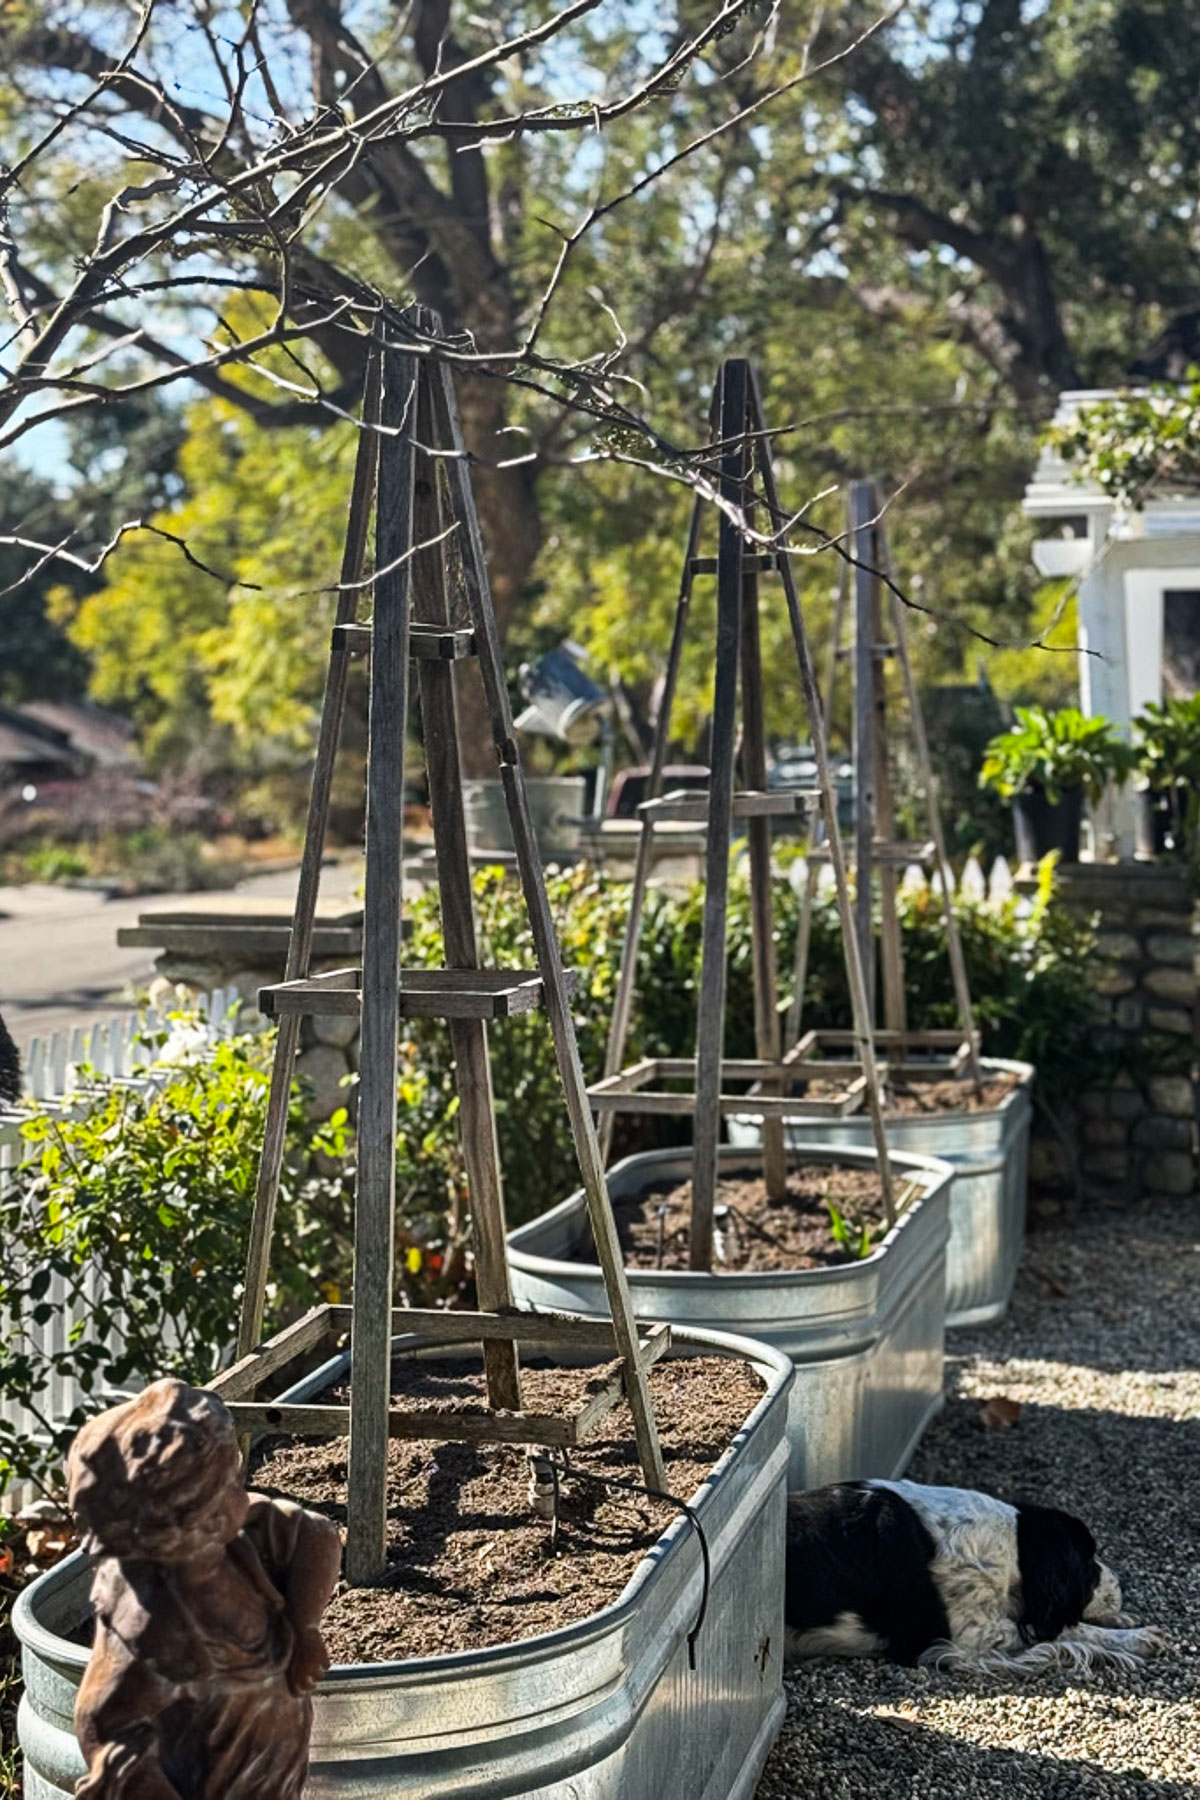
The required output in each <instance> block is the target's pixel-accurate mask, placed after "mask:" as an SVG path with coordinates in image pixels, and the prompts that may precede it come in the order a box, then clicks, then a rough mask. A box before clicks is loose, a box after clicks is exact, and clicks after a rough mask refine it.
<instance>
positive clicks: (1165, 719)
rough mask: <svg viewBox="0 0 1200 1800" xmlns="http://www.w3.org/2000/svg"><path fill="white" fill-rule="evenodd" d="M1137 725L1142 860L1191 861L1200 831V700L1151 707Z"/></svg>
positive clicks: (1138, 828)
mask: <svg viewBox="0 0 1200 1800" xmlns="http://www.w3.org/2000/svg"><path fill="white" fill-rule="evenodd" d="M1133 724H1134V731H1135V733H1136V735H1137V747H1136V756H1137V763H1136V768H1137V773H1138V775H1139V777H1140V783H1141V785H1140V786H1139V789H1138V813H1137V820H1136V828H1137V849H1138V854H1139V855H1140V856H1156V855H1162V854H1163V853H1164V851H1165V852H1169V853H1174V854H1175V855H1177V856H1190V855H1192V853H1193V852H1194V850H1195V848H1196V843H1197V832H1198V828H1200V694H1194V695H1193V696H1192V697H1191V698H1190V699H1187V700H1171V699H1167V700H1164V701H1163V702H1162V704H1161V705H1155V704H1154V703H1153V702H1151V703H1150V704H1149V705H1148V706H1147V707H1146V709H1145V711H1144V712H1142V713H1139V715H1138V717H1137V718H1136V719H1135V720H1134V722H1133Z"/></svg>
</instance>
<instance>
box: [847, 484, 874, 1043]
mask: <svg viewBox="0 0 1200 1800" xmlns="http://www.w3.org/2000/svg"><path fill="white" fill-rule="evenodd" d="M850 524H851V543H852V544H853V546H854V556H855V559H856V560H855V569H854V929H855V933H856V935H857V938H858V954H859V957H860V959H861V961H862V967H863V981H864V984H865V987H866V995H867V1011H868V1017H869V1018H870V1021H871V1023H872V1025H874V1023H875V931H874V925H873V921H872V917H871V902H872V898H873V896H872V882H871V872H872V864H873V860H874V843H875V835H876V834H875V720H874V695H875V647H874V643H873V641H872V638H871V592H872V585H873V577H872V574H871V570H870V567H869V564H870V553H869V541H870V524H871V489H870V486H869V485H868V483H866V482H864V481H856V482H855V483H854V484H853V486H852V487H851V489H850ZM864 551H865V552H866V554H864Z"/></svg>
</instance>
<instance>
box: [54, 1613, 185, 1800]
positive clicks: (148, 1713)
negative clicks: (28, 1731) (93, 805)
mask: <svg viewBox="0 0 1200 1800" xmlns="http://www.w3.org/2000/svg"><path fill="white" fill-rule="evenodd" d="M173 1693H174V1688H173V1686H172V1684H171V1683H170V1682H167V1681H164V1680H163V1678H162V1677H161V1676H160V1675H159V1674H157V1673H156V1671H155V1670H154V1669H153V1667H152V1666H151V1665H150V1664H149V1663H147V1662H145V1661H143V1660H141V1659H139V1658H137V1657H136V1656H133V1657H131V1656H130V1655H129V1653H128V1651H127V1650H126V1648H125V1646H124V1645H123V1644H122V1643H121V1642H120V1640H119V1639H118V1640H116V1641H115V1642H114V1641H113V1640H111V1639H110V1640H109V1643H108V1645H107V1646H105V1647H104V1649H103V1651H102V1653H101V1654H100V1655H99V1656H97V1654H96V1651H93V1653H92V1661H91V1663H90V1664H89V1666H88V1671H87V1674H86V1676H85V1677H84V1682H83V1685H82V1687H81V1688H80V1691H79V1702H78V1704H77V1706H76V1708H75V1729H76V1732H77V1734H78V1737H79V1745H80V1749H81V1750H82V1751H83V1755H84V1760H85V1761H86V1763H87V1767H88V1772H87V1775H86V1776H85V1777H84V1779H83V1780H82V1781H81V1782H80V1784H79V1786H78V1787H77V1788H76V1790H75V1793H76V1796H77V1800H110V1796H113V1795H117V1794H136V1795H137V1800H181V1795H180V1793H179V1789H178V1788H177V1787H176V1786H175V1784H174V1782H172V1781H169V1780H168V1779H167V1777H166V1776H165V1775H164V1774H163V1771H162V1767H161V1764H160V1762H159V1756H158V1732H157V1730H156V1728H155V1720H156V1719H157V1718H158V1715H159V1713H161V1712H162V1711H163V1709H164V1707H166V1706H167V1705H169V1703H170V1701H171V1698H172V1695H173Z"/></svg>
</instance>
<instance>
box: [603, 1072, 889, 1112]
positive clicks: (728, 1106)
mask: <svg viewBox="0 0 1200 1800" xmlns="http://www.w3.org/2000/svg"><path fill="white" fill-rule="evenodd" d="M864 1097H865V1084H864V1083H863V1079H862V1077H861V1076H859V1077H858V1079H857V1080H856V1081H854V1082H853V1084H852V1085H849V1086H848V1087H847V1088H846V1089H845V1091H844V1092H842V1093H839V1094H830V1095H822V1096H821V1097H820V1098H811V1099H810V1098H809V1096H808V1095H806V1094H718V1095H717V1098H716V1101H715V1102H714V1105H715V1108H716V1110H717V1111H718V1112H719V1113H720V1115H721V1117H722V1118H727V1117H728V1116H729V1115H730V1114H744V1115H745V1116H746V1118H748V1119H790V1118H791V1117H792V1116H793V1115H794V1114H796V1115H799V1114H803V1113H811V1114H812V1116H813V1117H814V1118H841V1117H842V1115H843V1114H844V1113H851V1112H857V1111H858V1110H859V1108H860V1107H861V1105H862V1103H863V1099H864ZM591 1098H592V1105H593V1106H594V1107H595V1108H596V1109H597V1110H598V1111H606V1110H610V1111H612V1112H620V1113H631V1114H635V1115H636V1114H653V1115H655V1116H656V1117H660V1118H681V1119H683V1118H691V1117H692V1116H693V1114H694V1113H695V1111H696V1105H697V1102H696V1096H695V1094H694V1093H693V1094H686V1093H685V1094H661V1093H655V1092H654V1090H653V1089H646V1088H643V1089H642V1090H641V1091H640V1092H638V1093H635V1094H597V1093H596V1091H595V1089H594V1088H593V1090H592V1096H591Z"/></svg>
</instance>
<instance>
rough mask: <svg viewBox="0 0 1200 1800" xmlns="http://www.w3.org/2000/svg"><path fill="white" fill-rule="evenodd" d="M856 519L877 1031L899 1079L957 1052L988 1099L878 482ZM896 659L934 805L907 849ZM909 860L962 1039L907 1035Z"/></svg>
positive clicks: (858, 722)
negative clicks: (899, 775) (890, 689)
mask: <svg viewBox="0 0 1200 1800" xmlns="http://www.w3.org/2000/svg"><path fill="white" fill-rule="evenodd" d="M847 510H848V520H849V542H850V545H851V547H852V555H853V559H854V564H855V568H854V574H855V592H856V638H855V647H854V656H855V696H854V700H855V729H856V745H857V749H856V754H857V755H858V756H859V757H860V758H861V757H862V756H867V757H869V758H870V769H869V775H870V788H871V806H872V813H873V817H872V822H871V830H870V832H869V833H868V832H867V831H866V830H865V829H864V828H863V820H862V818H861V816H860V820H859V825H860V831H859V834H858V835H857V837H856V860H857V863H858V868H857V881H858V888H857V896H856V916H857V919H858V923H859V929H860V942H861V941H862V937H861V933H862V931H863V929H864V928H865V929H866V930H867V932H868V936H867V940H866V941H867V942H868V943H870V944H871V945H872V947H873V942H874V937H873V933H872V932H871V931H870V918H871V905H870V903H871V893H872V877H873V874H874V873H875V872H877V873H878V876H879V896H880V948H881V957H880V961H881V968H882V974H883V1002H884V1030H883V1032H882V1033H880V1032H876V1034H875V1035H876V1042H877V1043H886V1044H887V1046H888V1050H889V1062H890V1063H891V1052H892V1050H895V1051H896V1052H897V1056H896V1060H895V1062H894V1063H891V1066H892V1067H893V1069H894V1071H895V1072H897V1073H900V1074H908V1075H915V1074H920V1073H929V1072H930V1071H931V1070H936V1066H937V1065H936V1063H934V1062H929V1061H927V1062H925V1063H922V1064H916V1063H912V1064H909V1063H906V1062H905V1060H904V1058H905V1052H906V1045H911V1046H913V1047H914V1048H917V1047H919V1048H928V1049H931V1050H933V1049H939V1048H940V1049H950V1050H951V1051H952V1055H951V1057H950V1063H949V1068H950V1072H951V1073H953V1072H955V1071H956V1070H957V1069H960V1068H962V1067H965V1068H966V1069H967V1071H968V1074H969V1075H970V1078H971V1081H972V1084H973V1086H974V1088H975V1091H976V1093H979V1092H981V1090H982V1076H981V1072H980V1065H979V1035H978V1032H977V1030H976V1028H975V1019H974V1011H973V1008H972V1005H971V994H970V987H969V984H968V981H967V970H966V961H965V958H964V956H963V948H962V934H961V933H960V931H959V928H958V920H957V919H956V917H955V914H954V904H953V876H952V873H951V870H950V863H949V858H948V856H947V854H946V841H945V832H944V829H943V826H942V818H941V810H940V807H939V804H938V791H937V776H936V773H935V771H934V767H933V759H932V757H931V756H930V753H929V741H928V737H927V735H926V731H925V720H924V715H923V713H922V710H921V702H920V695H919V693H918V691H917V685H916V680H915V677H914V675H913V668H912V658H911V656H910V655H909V649H908V636H907V629H906V624H905V616H904V607H903V603H902V602H901V600H900V598H899V595H898V594H897V592H896V590H895V586H894V584H893V581H892V575H891V562H890V552H889V548H888V542H887V533H886V530H885V527H884V523H883V517H882V503H881V500H880V497H879V494H878V491H877V489H876V487H875V484H874V483H873V482H869V481H861V482H854V483H852V485H851V488H850V493H849V501H848V509H847ZM884 586H886V587H887V589H888V604H887V609H886V610H887V616H888V621H889V625H890V629H891V637H892V641H891V642H888V643H884V642H883V641H882V623H881V615H882V612H883V610H884V609H883V606H882V603H881V589H882V588H883V587H884ZM840 622H841V613H840V612H839V613H838V614H837V615H836V617H835V634H836V633H837V631H838V630H839V629H840ZM868 645H870V646H873V651H874V653H873V654H871V655H868V654H867V646H868ZM841 654H842V652H841V649H840V646H839V644H838V643H837V642H836V641H835V643H834V645H833V647H832V651H831V656H830V667H831V669H833V668H836V666H837V662H838V660H839V659H840V657H841ZM893 655H894V656H895V658H896V660H897V661H898V662H899V665H900V672H901V678H902V684H903V689H904V697H905V701H906V704H907V709H908V718H909V728H910V730H911V733H912V740H913V748H914V751H915V755H916V762H917V774H918V777H919V780H920V786H921V790H922V793H923V795H924V797H925V800H926V811H927V822H928V827H929V842H928V843H913V844H906V843H902V842H899V841H898V840H897V839H896V838H895V836H894V829H895V821H894V807H893V798H892V787H891V770H890V759H889V753H888V752H889V745H890V744H891V741H892V724H891V721H890V719H889V715H888V708H887V690H886V682H885V679H884V662H885V659H887V658H890V657H892V656H893ZM864 856H869V862H868V864H867V865H866V867H867V873H866V876H865V877H864V874H863V868H864V864H863V861H862V859H863V857H864ZM904 861H923V862H927V863H932V864H933V865H934V866H935V867H936V869H937V872H938V876H939V878H940V884H941V894H942V911H943V916H944V918H945V924H946V950H947V957H948V960H949V963H950V971H951V978H952V981H953V984H954V996H955V1005H956V1009H957V1012H958V1016H959V1025H960V1028H961V1031H960V1034H956V1033H954V1032H950V1031H936V1032H912V1031H910V1030H909V1029H908V1024H907V1018H906V1010H905V994H904V965H903V944H902V938H901V933H900V922H899V912H898V906H897V887H898V880H897V877H898V871H899V868H900V866H901V863H902V862H904ZM811 876H812V870H811V868H810V880H809V885H808V895H807V904H806V909H805V910H806V913H807V912H809V911H811V909H812V906H813V901H814V898H815V888H814V886H813V883H812V879H811ZM807 942H808V931H807V930H806V928H805V920H804V919H802V920H801V927H800V932H799V934H798V942H797V975H796V980H797V995H800V994H802V990H803V976H804V964H803V962H802V959H801V946H802V945H803V947H804V949H805V951H806V949H807ZM789 1023H790V1025H791V1027H792V1030H793V1031H795V1030H798V1028H799V1010H798V1002H797V999H796V998H794V999H793V1009H792V1013H791V1015H790V1017H789Z"/></svg>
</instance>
